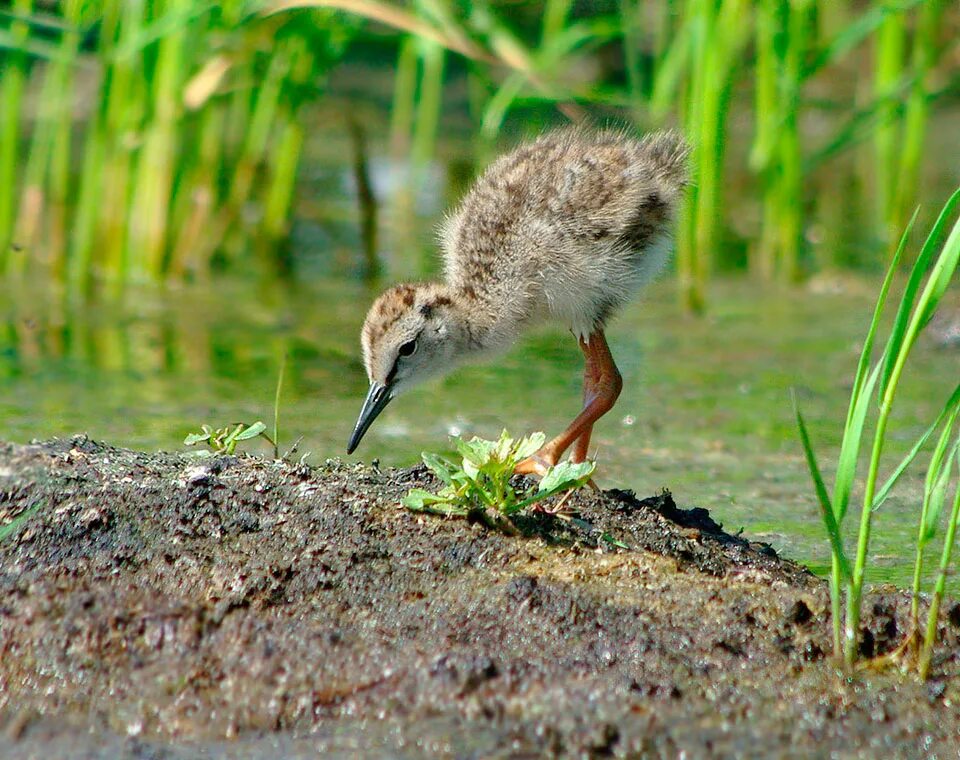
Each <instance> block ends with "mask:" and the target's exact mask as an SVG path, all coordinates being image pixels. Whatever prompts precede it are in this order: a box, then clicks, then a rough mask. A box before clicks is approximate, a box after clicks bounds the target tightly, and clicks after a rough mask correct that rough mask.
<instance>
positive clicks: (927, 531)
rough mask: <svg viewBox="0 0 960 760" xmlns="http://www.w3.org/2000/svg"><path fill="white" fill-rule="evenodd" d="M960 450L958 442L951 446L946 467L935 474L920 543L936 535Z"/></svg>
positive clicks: (959, 441)
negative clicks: (959, 449)
mask: <svg viewBox="0 0 960 760" xmlns="http://www.w3.org/2000/svg"><path fill="white" fill-rule="evenodd" d="M958 448H960V440H958V442H957V443H956V444H954V446H953V450H952V451H951V452H950V456H948V457H947V459H946V466H943V467H941V468H940V472H939V473H937V477H936V481H935V482H934V484H933V488H932V489H931V490H930V500H929V504H928V506H927V513H926V515H925V518H926V519H925V520H924V524H923V533H922V535H921V539H922V542H923V543H924V544H926V543H928V542H929V541H930V539H932V538H933V537H934V536H935V535H936V534H937V523H938V522H940V514H941V513H942V512H943V504H944V502H945V501H946V499H947V487H948V486H949V485H950V477H951V475H953V459H954V456H955V455H956V453H957V450H958Z"/></svg>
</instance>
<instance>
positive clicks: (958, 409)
mask: <svg viewBox="0 0 960 760" xmlns="http://www.w3.org/2000/svg"><path fill="white" fill-rule="evenodd" d="M958 413H960V384H958V385H957V387H956V388H955V389H954V391H953V394H952V395H951V396H950V398H949V399H947V403H946V404H944V405H943V409H941V410H940V414H938V415H937V418H936V419H935V420H934V421H933V424H931V425H930V427H928V428H927V429H926V430H925V431H924V432H923V435H921V436H920V437H919V438H918V439H917V442H916V443H915V444H913V448H911V449H910V451H909V452H907V455H906V456H905V457H904V458H903V460H902V461H901V462H900V464H899V465H897V468H896V469H895V470H894V471H893V473H892V474H891V475H890V477H889V478H887V480H886V482H885V483H884V484H883V486H882V487H881V488H880V490H879V491H877V495H876V496H875V497H874V500H873V506H872V507H871V509H873V510H877V509H879V508H880V506H881V505H882V504H883V502H884V501H886V498H887V496H888V495H889V494H890V490H891V489H892V488H893V486H894V485H895V484H896V482H897V481H898V480H899V479H900V476H901V475H903V473H904V471H905V470H906V469H907V467H909V466H910V463H911V462H912V461H913V460H914V459H916V456H917V454H918V453H919V452H920V449H922V448H923V446H924V444H926V442H927V440H928V439H929V438H930V436H931V435H933V431H934V430H936V429H937V428H938V427H940V423H941V422H943V420H944V418H945V417H947V415H950V420H951V421H950V422H948V423H947V429H949V428H951V427H952V426H953V420H954V419H956V417H957V415H958ZM943 435H948V433H947V432H946V430H945V431H944V434H942V435H941V439H942V438H943ZM945 445H946V444H944V446H945ZM938 446H939V444H938ZM931 466H932V465H931ZM930 477H931V476H930V474H929V470H928V475H927V479H928V481H929V480H930Z"/></svg>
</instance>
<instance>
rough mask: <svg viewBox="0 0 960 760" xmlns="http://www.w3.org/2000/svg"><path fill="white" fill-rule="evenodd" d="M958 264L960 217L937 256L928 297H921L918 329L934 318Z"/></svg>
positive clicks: (955, 197) (958, 191)
mask: <svg viewBox="0 0 960 760" xmlns="http://www.w3.org/2000/svg"><path fill="white" fill-rule="evenodd" d="M954 199H960V189H958V190H957V191H956V192H955V193H954V195H953V198H952V199H951V200H954ZM954 202H955V201H954ZM948 205H949V202H948ZM945 208H946V207H945ZM958 264H960V219H957V221H956V222H954V225H953V229H951V230H950V235H949V237H948V238H947V242H946V243H944V244H943V249H942V250H941V252H940V256H938V257H937V261H936V263H935V264H934V265H933V271H931V272H930V279H929V280H928V281H927V287H926V289H925V291H924V296H927V298H924V299H921V303H922V304H923V308H922V311H921V312H920V315H919V323H918V329H920V330H922V329H923V328H924V327H926V326H927V324H928V323H929V322H930V320H931V319H933V315H934V313H935V312H936V310H937V306H939V305H940V300H941V299H942V298H943V296H944V294H945V293H946V292H947V288H949V287H950V283H951V281H952V280H953V276H954V274H955V273H956V271H957V265H958Z"/></svg>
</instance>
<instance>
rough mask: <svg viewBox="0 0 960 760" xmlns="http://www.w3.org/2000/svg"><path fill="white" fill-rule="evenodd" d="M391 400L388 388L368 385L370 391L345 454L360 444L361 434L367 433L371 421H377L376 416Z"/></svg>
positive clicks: (374, 384) (372, 384)
mask: <svg viewBox="0 0 960 760" xmlns="http://www.w3.org/2000/svg"><path fill="white" fill-rule="evenodd" d="M392 398H393V396H392V394H391V392H390V388H389V387H388V386H386V385H377V384H376V383H370V390H369V391H367V398H366V399H365V400H364V402H363V408H362V409H361V410H360V416H359V417H358V418H357V426H356V427H355V428H354V429H353V434H352V435H351V436H350V442H349V443H348V444H347V454H352V453H353V451H354V449H356V448H357V445H358V444H359V443H360V439H361V438H363V434H364V433H366V432H367V428H369V427H370V426H371V425H372V424H373V421H374V420H375V419H377V416H378V415H379V414H380V412H382V411H383V410H384V409H385V408H386V406H387V404H389V403H390V399H392Z"/></svg>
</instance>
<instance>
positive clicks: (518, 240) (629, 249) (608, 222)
mask: <svg viewBox="0 0 960 760" xmlns="http://www.w3.org/2000/svg"><path fill="white" fill-rule="evenodd" d="M686 157H687V147H686V144H685V143H684V141H683V140H682V138H681V137H680V136H679V135H677V134H675V133H672V132H660V133H657V134H654V135H649V136H647V137H644V138H642V139H637V138H634V137H632V136H630V135H629V134H627V133H626V132H622V131H609V130H604V131H597V130H587V129H582V128H576V129H566V130H560V131H556V132H551V133H548V134H546V135H543V136H542V137H540V138H539V139H537V140H535V141H534V142H531V143H528V144H525V145H521V146H520V147H518V148H517V149H515V150H514V151H512V152H510V153H508V154H506V155H504V156H502V157H501V158H499V159H498V160H496V161H495V162H494V163H493V164H491V165H490V167H488V168H487V170H486V171H485V172H484V173H483V175H482V176H481V177H480V178H479V179H478V180H477V181H476V183H475V184H474V186H473V187H472V188H471V189H470V191H469V192H468V193H467V195H466V197H465V198H464V199H463V201H462V202H461V203H460V205H459V207H458V208H457V209H456V210H455V211H454V212H453V213H452V214H451V215H450V216H449V217H448V219H447V220H446V222H445V224H444V225H443V229H442V234H441V241H442V248H443V257H444V265H445V281H444V282H440V283H422V284H415V285H398V286H395V287H393V288H391V289H389V290H387V291H386V292H385V293H383V294H382V295H381V296H380V297H379V298H378V299H377V300H376V302H375V303H374V304H373V306H372V308H371V309H370V312H369V313H368V315H367V319H366V322H365V324H364V327H363V334H362V339H361V342H362V345H363V354H364V362H365V365H366V369H367V374H368V376H369V378H370V382H371V391H370V396H368V399H367V404H365V405H364V412H362V413H361V419H360V421H359V422H358V424H357V429H356V430H355V431H354V435H353V437H352V439H351V442H350V446H349V448H350V450H351V451H352V449H353V448H354V447H355V446H356V444H357V443H358V442H359V438H360V436H362V434H363V432H364V431H365V430H366V428H367V426H369V424H370V422H372V419H373V417H375V416H376V414H377V413H379V411H380V410H381V409H382V408H383V407H384V406H386V403H387V402H388V401H389V400H390V399H391V398H393V397H394V396H396V394H397V393H398V392H399V391H400V390H402V389H403V388H404V387H405V386H408V385H409V384H411V383H412V382H415V381H417V380H420V379H422V378H424V377H427V376H429V375H433V374H438V373H440V372H442V371H446V370H448V369H450V368H451V367H452V366H454V365H455V364H456V363H457V362H459V361H463V360H467V359H469V358H471V357H473V356H476V355H479V354H481V353H482V352H485V351H490V350H497V349H503V348H506V347H507V346H509V345H510V344H511V343H512V342H513V341H514V340H515V339H516V337H517V336H518V335H520V334H521V333H522V332H523V331H524V330H525V329H527V328H528V327H530V326H531V325H534V324H536V323H538V322H542V321H544V320H551V321H555V322H559V323H560V324H562V325H564V326H565V327H568V328H570V329H571V330H572V331H573V332H574V334H575V335H576V336H577V337H578V338H579V339H580V341H581V345H583V346H585V348H584V351H585V353H587V351H588V349H587V348H586V346H588V345H589V343H590V340H591V337H592V336H595V335H596V336H599V337H600V338H601V339H602V336H603V332H602V331H603V327H604V325H605V323H606V321H607V319H608V318H609V317H610V316H611V315H612V314H613V313H614V312H615V311H616V310H617V309H618V308H619V307H621V306H622V305H623V304H625V303H626V302H628V301H629V300H630V299H631V298H632V297H633V296H634V294H635V293H636V291H637V290H638V289H639V288H640V287H641V286H642V285H643V284H644V283H646V282H647V281H649V280H650V279H651V278H652V277H654V276H655V275H656V274H657V272H659V271H660V269H661V268H662V267H663V265H664V263H665V261H666V259H667V255H668V252H669V247H670V227H671V220H672V217H673V212H674V210H675V208H676V205H677V202H678V200H679V198H680V194H681V192H682V190H683V186H684V184H685V182H686ZM604 348H605V343H604ZM597 350H600V349H597ZM587 358H588V370H589V369H590V362H591V357H590V356H588V357H587ZM593 358H596V357H593ZM597 361H600V360H599V359H597ZM610 364H611V365H612V360H611V362H610ZM614 371H615V367H614ZM594 374H595V375H597V376H598V377H599V375H598V374H597V373H594ZM608 374H609V372H608ZM618 377H619V376H618ZM378 388H379V389H381V390H379V391H377V390H375V389H378ZM376 393H379V394H380V395H379V396H378V398H377V400H376V401H377V403H376V404H375V403H374V402H373V400H372V397H373V396H374V395H375V394H376ZM374 407H376V408H374ZM365 413H366V415H365ZM371 415H372V416H371ZM591 424H592V423H591ZM587 439H589V431H588V432H587ZM548 445H549V444H548ZM584 448H585V447H584Z"/></svg>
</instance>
